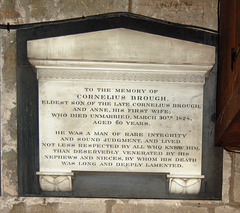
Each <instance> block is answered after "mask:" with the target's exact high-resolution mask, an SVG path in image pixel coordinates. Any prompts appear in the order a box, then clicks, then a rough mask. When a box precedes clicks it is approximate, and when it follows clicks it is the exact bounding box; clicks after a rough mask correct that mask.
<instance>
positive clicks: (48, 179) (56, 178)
mask: <svg viewBox="0 0 240 213" xmlns="http://www.w3.org/2000/svg"><path fill="white" fill-rule="evenodd" d="M37 175H39V182H40V187H41V189H42V190H43V191H56V192H58V191H60V192H66V191H72V176H73V173H44V172H37Z"/></svg>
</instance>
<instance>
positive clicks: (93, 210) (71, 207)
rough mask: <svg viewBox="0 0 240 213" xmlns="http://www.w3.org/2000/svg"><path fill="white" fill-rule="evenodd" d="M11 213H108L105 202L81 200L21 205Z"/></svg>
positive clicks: (15, 207) (14, 207)
mask: <svg viewBox="0 0 240 213" xmlns="http://www.w3.org/2000/svg"><path fill="white" fill-rule="evenodd" d="M65 201H66V200H65ZM0 212H1V210H0ZM9 213H106V206H105V203H104V202H98V201H95V202H94V201H93V200H83V201H82V200H79V201H78V202H76V200H73V201H70V200H69V202H67V203H66V202H63V203H61V202H60V201H57V202H54V203H48V201H46V202H43V203H42V204H35V205H27V204H25V203H19V204H16V205H14V206H13V208H12V209H11V210H10V211H9Z"/></svg>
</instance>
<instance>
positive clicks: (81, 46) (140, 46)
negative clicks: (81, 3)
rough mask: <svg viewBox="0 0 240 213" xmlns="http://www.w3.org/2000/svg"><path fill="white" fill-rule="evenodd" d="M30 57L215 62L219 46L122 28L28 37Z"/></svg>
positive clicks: (149, 61) (83, 59)
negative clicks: (34, 37)
mask: <svg viewBox="0 0 240 213" xmlns="http://www.w3.org/2000/svg"><path fill="white" fill-rule="evenodd" d="M28 57H29V58H38V59H54V60H64V59H67V60H75V61H111V62H112V61H118V62H134V63H135V62H139V63H140V62H141V63H158V64H165V63H167V64H197V65H198V64H201V65H203V64H205V65H212V64H213V63H214V61H215V47H212V46H208V45H203V44H199V43H194V42H189V41H184V40H179V39H174V38H169V37H164V36H159V35H154V34H149V33H144V32H139V31H134V30H129V29H123V28H119V29H111V30H103V31H97V32H90V33H82V34H76V35H68V36H60V37H54V38H47V39H40V40H34V41H28Z"/></svg>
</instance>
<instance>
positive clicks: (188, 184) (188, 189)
mask: <svg viewBox="0 0 240 213" xmlns="http://www.w3.org/2000/svg"><path fill="white" fill-rule="evenodd" d="M167 178H168V179H169V192H170V193H174V194H198V193H199V191H200V188H201V179H203V178H204V176H203V175H199V176H180V175H176V176H175V175H168V176H167Z"/></svg>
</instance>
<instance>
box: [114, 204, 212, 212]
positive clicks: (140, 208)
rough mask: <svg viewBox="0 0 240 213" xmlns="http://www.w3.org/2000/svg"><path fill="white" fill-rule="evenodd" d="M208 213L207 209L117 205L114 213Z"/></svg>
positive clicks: (175, 206)
mask: <svg viewBox="0 0 240 213" xmlns="http://www.w3.org/2000/svg"><path fill="white" fill-rule="evenodd" d="M166 212H171V213H191V212H194V213H208V209H207V208H206V207H193V206H188V207H187V206H178V205H171V206H170V205H166V206H164V205H158V204H156V205H143V204H140V205H138V204H136V203H135V204H127V205H126V204H120V203H118V204H116V205H114V206H113V208H112V213H166Z"/></svg>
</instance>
